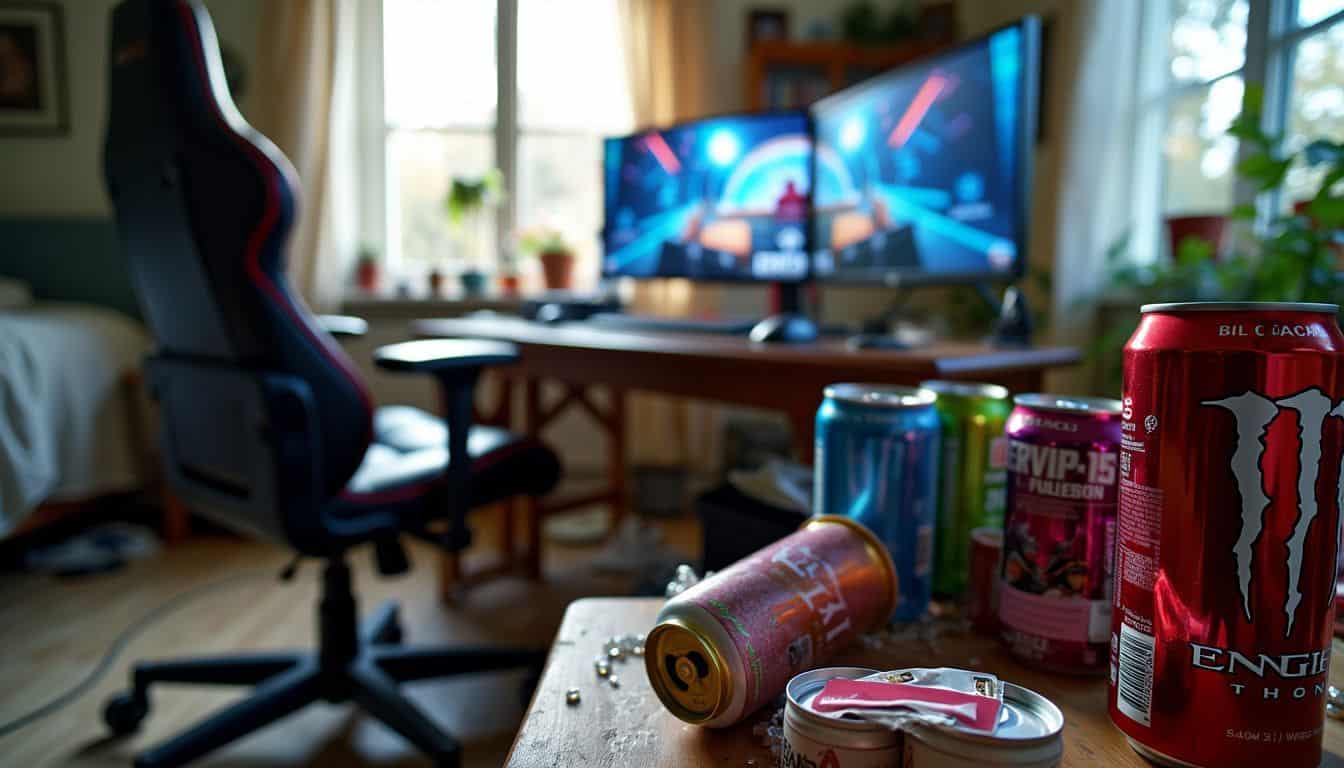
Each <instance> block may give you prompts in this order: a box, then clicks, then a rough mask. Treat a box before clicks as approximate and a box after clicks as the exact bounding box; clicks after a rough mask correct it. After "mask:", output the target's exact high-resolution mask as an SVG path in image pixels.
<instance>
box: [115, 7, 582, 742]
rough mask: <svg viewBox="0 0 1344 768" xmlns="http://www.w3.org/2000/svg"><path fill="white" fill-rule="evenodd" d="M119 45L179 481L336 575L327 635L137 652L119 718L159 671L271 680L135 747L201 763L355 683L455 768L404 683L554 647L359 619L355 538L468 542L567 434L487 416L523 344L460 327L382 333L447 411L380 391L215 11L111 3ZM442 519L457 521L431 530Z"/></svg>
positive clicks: (374, 708) (123, 154)
mask: <svg viewBox="0 0 1344 768" xmlns="http://www.w3.org/2000/svg"><path fill="white" fill-rule="evenodd" d="M110 59H111V60H110V62H109V64H110V72H111V74H110V99H109V101H110V105H109V116H108V126H107V144H106V155H105V163H106V174H107V183H108V188H109V191H110V193H111V196H112V200H113V205H114V207H115V209H116V219H117V228H118V232H119V234H120V238H121V242H122V246H123V248H124V250H125V253H126V256H127V258H128V260H129V263H130V267H131V271H132V274H133V277H134V281H135V284H136V288H137V292H138V293H139V297H140V303H141V306H142V307H143V309H144V315H145V317H146V319H147V321H148V323H149V325H150V327H151V329H152V331H153V333H154V336H155V338H156V340H157V344H158V349H157V352H156V354H155V355H154V356H153V357H152V358H150V360H149V361H148V362H147V364H146V368H147V371H148V376H147V378H148V381H149V382H150V386H151V388H152V391H153V394H154V396H155V398H156V399H157V400H158V401H159V403H160V406H161V411H162V423H163V427H162V436H161V437H162V450H163V455H164V463H165V465H166V472H167V475H168V478H169V482H170V483H171V485H172V487H173V488H174V490H175V491H176V492H177V493H178V494H179V495H180V496H181V497H182V498H183V499H184V500H185V501H186V502H187V503H188V504H190V505H191V506H192V507H193V508H195V509H197V510H199V511H201V512H203V513H205V514H207V515H209V516H211V517H212V518H213V519H215V520H217V521H219V522H221V523H223V524H225V525H228V526H232V527H236V528H240V529H243V530H245V531H247V532H250V533H252V534H254V535H256V536H260V537H263V538H266V539H269V540H271V541H274V542H277V543H279V544H281V545H284V546H287V547H290V548H292V549H294V550H295V551H296V552H297V553H299V555H302V556H308V557H314V558H321V559H323V560H324V561H325V573H324V577H323V579H324V580H323V596H322V600H321V605H320V609H319V625H320V635H319V637H320V646H319V648H318V649H317V650H316V651H314V652H306V653H299V652H295V653H280V654H277V653H267V654H262V655H253V656H237V657H232V658H218V659H199V660H182V661H168V662H153V663H141V664H137V665H136V666H135V668H134V670H133V672H132V675H131V690H130V691H129V692H127V693H124V694H122V695H120V696H118V697H115V698H113V699H112V700H111V701H110V702H109V703H108V706H107V708H106V710H105V719H106V720H107V723H108V725H109V726H110V727H111V728H112V730H113V731H115V732H118V733H125V732H128V731H130V730H133V729H134V728H136V727H137V726H138V724H139V723H140V721H141V720H142V719H143V718H144V717H145V715H146V714H147V712H148V708H149V698H148V689H149V686H150V685H151V684H153V683H160V682H172V683H201V684H209V685H216V684H234V685H254V686H256V688H255V690H254V691H252V692H251V694H250V695H249V696H248V697H247V698H245V699H243V700H242V701H239V702H238V703H236V704H233V705H232V706H229V707H227V708H226V709H225V710H223V711H221V712H219V713H218V714H216V715H214V716H213V717H211V718H209V719H207V720H206V721H204V722H203V723H201V724H200V725H198V726H196V727H195V728H193V729H191V730H189V731H187V732H185V733H183V734H181V735H179V736H177V737H175V738H173V739H172V740H170V741H168V742H166V743H165V744H163V745H161V746H158V747H157V748H155V749H153V750H151V751H149V752H146V753H144V754H143V755H141V756H140V757H139V758H138V760H137V761H136V763H137V765H141V766H167V765H180V764H183V763H186V762H188V761H190V760H192V759H195V758H197V757H199V756H201V755H203V754H205V753H206V752H209V751H210V750H213V749H215V748H217V747H220V746H222V745H224V744H226V743H228V742H230V741H232V740H234V739H237V738H239V737H241V736H244V735H246V734H248V733H250V732H252V731H254V730H256V729H258V728H261V727H263V726H265V725H267V724H268V723H270V722H272V721H275V720H277V719H279V718H281V717H284V716H285V715H287V714H289V713H291V712H294V711H295V710H297V709H300V708H301V707H303V706H305V705H307V704H308V703H310V702H314V701H317V700H326V701H345V700H353V701H355V702H357V703H358V704H360V705H361V706H362V707H363V708H364V709H365V710H367V711H368V712H369V713H370V714H372V715H373V716H375V717H377V718H378V719H380V720H381V721H382V722H383V723H385V724H386V725H387V726H389V727H390V728H392V729H393V730H396V731H397V732H399V733H401V735H403V736H404V737H405V738H406V739H408V740H409V741H411V742H412V743H413V744H414V745H415V746H416V747H418V748H419V749H421V750H423V751H424V752H426V753H427V754H428V755H429V756H430V757H432V758H434V759H435V760H436V761H438V762H439V763H440V764H443V765H457V764H458V746H457V744H456V742H455V741H454V740H453V739H452V738H451V737H450V736H448V735H447V734H446V733H444V732H443V731H441V730H440V729H439V728H438V727H437V726H435V724H434V723H433V722H432V721H431V720H429V719H428V718H427V717H426V716H425V715H424V714H423V713H422V712H421V711H419V710H418V709H417V708H416V707H415V706H414V705H413V704H412V703H411V702H410V701H409V700H408V699H406V698H405V697H404V696H403V695H402V693H401V692H400V690H399V689H398V683H400V682H405V681H411V680H420V679H426V678H435V677H442V676H446V675H456V674H465V673H473V672H481V671H487V670H495V669H505V668H512V667H524V666H534V667H539V666H540V664H541V662H542V661H543V656H542V654H541V653H540V652H538V651H517V650H497V649H491V648H472V649H456V650H437V649H426V650H415V649H409V648H403V647H401V646H400V638H401V630H400V627H399V625H398V621H397V615H396V606H395V605H388V606H385V607H383V608H382V609H380V610H379V611H378V612H377V613H376V614H375V616H374V618H373V620H372V621H371V622H369V623H367V624H365V625H364V627H363V629H362V630H361V628H360V627H359V626H358V624H357V616H356V607H355V599H354V595H353V593H352V591H351V584H350V571H349V569H348V567H347V565H346V562H345V555H346V552H347V551H349V550H350V549H352V548H354V547H356V546H358V545H361V544H364V543H373V544H374V545H375V552H376V554H377V561H378V565H379V568H380V570H381V571H382V572H383V573H396V572H400V571H404V570H405V569H406V560H405V553H404V551H403V550H402V549H401V548H400V544H399V542H398V537H399V536H400V535H402V534H412V535H415V536H418V537H423V538H425V539H428V540H430V541H433V542H435V543H437V544H440V545H442V546H444V547H446V548H447V549H449V550H451V551H459V550H461V549H462V548H464V547H466V546H467V545H468V543H469V542H470V532H469V531H468V529H467V528H466V524H465V521H464V517H465V514H466V512H467V511H468V510H469V509H471V508H473V507H476V506H479V505H484V504H487V503H490V502H492V501H497V500H501V499H504V498H506V497H509V496H513V495H517V494H531V495H540V494H544V493H546V492H548V491H549V490H550V489H551V487H552V486H553V485H554V484H555V483H556V480H557V478H558V476H559V464H558V462H557V460H556V457H555V455H554V454H553V453H552V452H551V451H549V450H548V449H547V448H545V447H544V446H542V445H540V444H538V443H536V442H533V441H530V440H525V439H522V438H519V437H517V436H515V435H512V434H510V433H508V432H506V431H503V430H498V429H486V428H480V427H475V428H473V427H472V425H471V419H472V392H473V387H474V385H475V382H476V379H477V377H478V375H479V374H480V372H481V370H482V368H484V367H485V366H489V365H497V364H503V363H509V362H511V361H513V360H514V359H516V357H517V351H516V350H515V349H514V348H513V347H512V346H511V345H508V344H498V343H488V342H474V341H456V340H427V341H413V342H407V343H404V344H395V345H392V346H390V347H384V348H382V349H380V350H378V352H377V354H376V362H377V364H378V365H379V366H381V367H382V368H384V369H387V370H391V371H408V372H420V373H426V374H430V375H432V376H434V377H435V379H437V381H438V383H439V385H440V387H441V389H442V392H441V394H442V400H443V403H444V410H445V419H444V421H440V420H439V419H437V418H434V417H433V416H430V415H429V414H426V413H424V412H422V411H418V410H415V409H412V408H406V407H400V408H379V409H375V408H374V407H373V406H372V405H371V403H370V399H369V394H368V392H367V390H366V389H365V388H364V384H363V383H362V382H361V381H360V378H359V376H358V375H357V374H356V371H355V369H354V367H353V366H352V365H351V363H350V361H349V360H348V359H347V358H346V356H345V355H344V354H343V353H342V351H341V349H340V348H339V347H338V346H337V345H336V344H335V343H334V342H333V340H332V338H331V336H330V335H329V334H328V333H326V332H325V331H324V330H323V328H322V327H321V326H320V325H319V323H318V322H317V321H316V320H315V319H314V318H313V316H311V315H310V314H309V313H308V311H307V310H306V309H305V307H304V306H303V304H302V302H301V301H300V300H299V299H298V298H297V297H296V296H295V295H294V293H293V292H292V290H291V288H290V286H289V284H288V282H287V281H286V279H285V246H286V241H287V237H288V234H289V229H290V225H291V224H292V223H293V221H294V218H295V216H296V215H297V200H296V197H297V195H296V193H297V185H296V183H295V178H294V172H293V170H292V169H291V167H290V165H289V163H288V162H287V161H286V159H285V157H284V156H283V155H282V154H281V153H280V152H279V151H278V150H276V148H275V147H274V146H272V145H271V143H270V142H268V141H267V140H266V138H265V137H263V136H261V135H260V134H258V133H257V132H256V131H255V130H253V129H252V128H251V127H250V126H248V125H247V123H246V122H244V121H243V119H242V117H241V116H240V115H239V113H238V111H237V109H236V108H235V107H234V105H233V101H232V100H231V98H230V96H229V94H228V91H227V87H226V85H225V81H224V73H223V68H222V65H221V63H220V56H219V49H218V46H217V43H216V41H215V35H214V31H213V28H212V26H211V24H210V19H209V17H208V16H207V14H206V13H205V11H204V10H203V9H202V8H201V7H200V6H199V5H196V4H194V3H189V2H186V1H185V0H127V2H124V3H122V4H121V5H120V6H118V7H117V9H116V10H115V12H114V14H113V27H112V40H111V46H110ZM445 421H446V424H445ZM442 522H446V523H447V528H446V532H444V531H443V530H442V529H440V528H435V530H434V531H431V530H430V526H431V524H435V525H441V524H442Z"/></svg>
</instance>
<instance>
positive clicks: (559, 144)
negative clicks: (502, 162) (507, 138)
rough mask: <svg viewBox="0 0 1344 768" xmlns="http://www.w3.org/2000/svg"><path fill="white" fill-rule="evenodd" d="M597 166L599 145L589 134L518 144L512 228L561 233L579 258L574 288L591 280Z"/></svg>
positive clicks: (598, 219)
mask: <svg viewBox="0 0 1344 768" xmlns="http://www.w3.org/2000/svg"><path fill="white" fill-rule="evenodd" d="M601 165H602V142H601V139H599V138H597V137H594V136H587V135H570V136H557V135H537V134H524V135H523V136H522V138H521V140H520V141H519V143H518V179H519V184H518V197H517V201H518V224H519V226H520V228H521V229H524V230H526V229H531V228H534V227H549V228H552V229H557V230H559V231H561V232H563V233H564V235H565V238H566V239H567V240H569V242H570V243H571V244H573V245H574V246H575V250H576V251H577V255H578V257H579V263H578V264H577V265H576V267H575V270H574V277H575V280H576V282H577V283H578V286H576V287H585V286H591V285H593V284H595V282H596V280H597V272H598V269H597V234H598V230H599V229H600V228H601V226H602V175H601V170H600V169H601Z"/></svg>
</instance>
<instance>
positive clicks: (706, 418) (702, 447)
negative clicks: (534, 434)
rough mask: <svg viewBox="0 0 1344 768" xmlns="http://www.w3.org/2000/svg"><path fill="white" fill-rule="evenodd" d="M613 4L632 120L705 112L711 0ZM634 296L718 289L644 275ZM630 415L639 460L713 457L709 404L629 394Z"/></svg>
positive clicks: (658, 305) (692, 302)
mask: <svg viewBox="0 0 1344 768" xmlns="http://www.w3.org/2000/svg"><path fill="white" fill-rule="evenodd" d="M618 7H619V10H620V16H621V32H622V43H623V47H624V53H625V65H626V74H627V79H628V80H629V83H630V102H631V107H632V110H633V112H634V118H635V125H636V127H638V128H648V127H655V126H661V125H666V124H668V123H673V122H677V121H679V120H686V119H690V118H695V117H702V116H704V115H705V114H707V113H708V112H709V111H710V106H709V98H710V94H709V90H710V89H709V70H710V62H709V57H708V55H707V53H708V50H709V48H710V39H709V36H710V30H712V29H713V28H714V27H713V14H714V8H713V4H712V3H711V2H709V0H619V5H618ZM631 303H632V307H633V309H634V311H636V312H641V313H645V314H653V315H700V314H705V313H707V312H712V311H714V310H715V309H717V307H718V290H717V288H714V287H711V286H707V285H705V284H703V283H702V284H698V285H696V284H692V283H691V282H690V281H688V280H679V279H678V280H654V281H641V282H640V283H638V284H637V285H636V287H635V294H634V299H633V301H632V302H631ZM630 422H631V425H630V436H631V441H630V453H631V458H632V459H633V461H634V462H635V463H636V464H677V465H685V464H687V463H694V464H696V465H698V466H700V467H709V466H712V464H713V463H714V459H715V457H716V455H717V452H716V450H715V448H716V440H715V426H716V418H715V414H714V411H713V410H712V409H710V408H706V407H704V406H698V405H697V406H693V405H688V404H686V403H685V401H676V402H674V401H670V400H668V399H666V398H660V397H654V396H650V395H633V396H632V397H631V398H630Z"/></svg>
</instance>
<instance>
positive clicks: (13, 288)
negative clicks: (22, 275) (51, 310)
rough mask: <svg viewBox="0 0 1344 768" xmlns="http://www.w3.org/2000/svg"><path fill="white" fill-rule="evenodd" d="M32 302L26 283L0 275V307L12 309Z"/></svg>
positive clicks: (31, 295)
mask: <svg viewBox="0 0 1344 768" xmlns="http://www.w3.org/2000/svg"><path fill="white" fill-rule="evenodd" d="M31 303H33V292H32V291H30V290H29V289H28V284H27V283H25V282H23V281H22V280H15V279H14V278H11V277H0V309H14V308H15V307H23V306H27V305H29V304H31Z"/></svg>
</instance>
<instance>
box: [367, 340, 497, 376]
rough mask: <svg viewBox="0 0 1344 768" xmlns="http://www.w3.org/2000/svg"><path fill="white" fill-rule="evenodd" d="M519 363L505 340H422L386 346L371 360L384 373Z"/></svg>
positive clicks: (443, 370) (430, 371)
mask: <svg viewBox="0 0 1344 768" xmlns="http://www.w3.org/2000/svg"><path fill="white" fill-rule="evenodd" d="M517 360H518V348H517V347H515V346H514V345H512V344H510V343H508V342H504V341H478V340H474V339H423V340H420V341H403V342H401V343H398V344H388V345H387V346H385V347H379V348H378V349H376V350H374V353H373V361H374V363H375V364H377V366H378V367H379V368H382V369H383V370H385V371H409V372H414V373H449V372H454V371H466V370H471V369H480V368H484V367H486V366H490V365H508V364H509V363H513V362H516V361H517Z"/></svg>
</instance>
